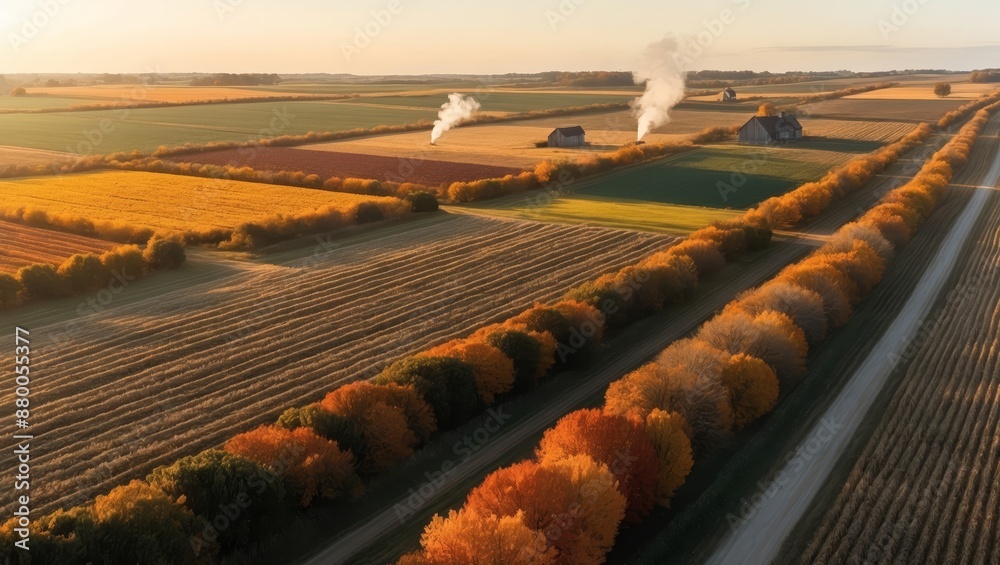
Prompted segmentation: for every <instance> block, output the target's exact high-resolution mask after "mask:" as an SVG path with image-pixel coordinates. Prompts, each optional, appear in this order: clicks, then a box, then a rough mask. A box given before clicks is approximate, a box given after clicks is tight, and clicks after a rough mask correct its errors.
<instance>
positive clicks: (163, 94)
mask: <svg viewBox="0 0 1000 565" xmlns="http://www.w3.org/2000/svg"><path fill="white" fill-rule="evenodd" d="M27 91H28V94H31V95H48V96H59V97H64V98H83V99H87V100H80V101H78V102H77V104H117V103H122V102H193V101H196V100H222V99H226V98H228V99H230V100H239V99H241V98H259V97H261V96H274V95H275V94H274V93H273V92H267V91H263V90H252V89H243V88H234V87H223V86H159V85H148V84H111V85H103V84H101V85H93V86H59V87H56V88H48V87H38V88H28V89H27ZM58 106H59V104H52V105H49V106H41V107H42V108H55V107H58Z"/></svg>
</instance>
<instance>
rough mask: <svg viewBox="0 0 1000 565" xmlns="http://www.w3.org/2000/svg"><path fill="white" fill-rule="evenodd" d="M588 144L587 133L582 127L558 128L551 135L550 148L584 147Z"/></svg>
mask: <svg viewBox="0 0 1000 565" xmlns="http://www.w3.org/2000/svg"><path fill="white" fill-rule="evenodd" d="M586 142H587V132H585V131H583V128H582V127H580V126H573V127H571V128H556V129H555V130H553V131H552V133H550V134H549V147H582V146H583V145H584V144H586Z"/></svg>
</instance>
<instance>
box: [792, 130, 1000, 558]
mask: <svg viewBox="0 0 1000 565" xmlns="http://www.w3.org/2000/svg"><path fill="white" fill-rule="evenodd" d="M995 131H996V129H995V128H994V132H995ZM993 147H994V152H993V154H992V155H991V156H992V158H993V159H995V158H996V153H995V148H996V143H995V139H994V144H993ZM979 190H985V189H984V188H980V189H979ZM990 198H991V200H990V203H989V204H988V205H987V208H986V209H985V211H984V213H983V215H982V219H981V221H980V223H979V224H978V225H977V226H976V228H975V229H974V231H973V236H972V238H971V240H970V242H969V245H968V248H967V254H965V258H964V259H963V260H962V262H960V263H959V267H958V268H957V269H956V273H955V275H954V278H953V281H954V282H953V286H952V287H951V289H950V291H948V292H947V293H946V298H945V300H944V302H943V303H942V304H941V305H940V307H939V308H938V309H937V310H935V311H933V312H932V313H931V315H930V316H929V318H928V319H927V320H925V321H924V323H923V324H922V326H921V329H920V331H919V332H918V334H917V335H916V336H915V337H914V338H913V339H912V340H911V341H903V342H901V343H900V348H899V351H898V357H899V359H900V363H903V364H905V369H904V372H903V373H902V374H901V375H900V376H899V377H898V378H899V383H900V384H899V387H898V388H897V389H896V390H895V391H894V392H893V393H892V394H891V397H890V398H889V399H888V405H887V406H886V407H885V408H884V409H882V410H879V411H878V413H877V416H876V415H873V416H872V419H873V422H872V425H873V426H874V430H873V432H872V434H871V436H870V437H869V438H868V440H867V443H866V444H864V446H863V448H862V449H861V453H860V457H859V458H858V460H857V461H856V462H855V463H854V465H853V466H852V467H851V469H850V473H849V475H848V476H847V479H846V482H845V484H844V485H843V488H842V489H841V490H840V492H839V495H837V496H836V499H835V501H833V503H832V505H831V506H830V507H828V508H827V509H826V510H825V512H824V514H823V519H822V522H821V523H820V525H819V527H818V528H817V529H816V531H815V532H813V533H812V536H811V543H810V544H809V545H808V546H807V547H806V548H805V551H804V553H803V554H802V555H801V556H800V557H799V559H800V560H801V562H803V563H813V562H826V563H846V562H875V561H879V562H908V563H978V564H983V563H997V562H1000V525H998V522H997V520H998V516H997V514H996V508H997V500H998V499H1000V487H998V484H997V481H996V476H997V472H998V462H1000V443H998V441H997V427H998V425H1000V421H998V418H1000V394H998V390H1000V348H998V347H997V343H998V342H1000V285H997V281H998V280H1000V194H995V193H994V194H992V195H991V197H990ZM838 484H839V483H838Z"/></svg>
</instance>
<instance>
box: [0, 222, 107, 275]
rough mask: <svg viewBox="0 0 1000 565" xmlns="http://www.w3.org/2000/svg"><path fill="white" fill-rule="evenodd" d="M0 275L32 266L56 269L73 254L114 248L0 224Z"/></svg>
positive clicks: (82, 238) (76, 237)
mask: <svg viewBox="0 0 1000 565" xmlns="http://www.w3.org/2000/svg"><path fill="white" fill-rule="evenodd" d="M0 241H3V242H4V244H5V245H4V246H3V247H0V273H3V272H10V271H16V270H17V269H19V268H21V267H24V266H26V265H31V264H34V263H51V264H53V265H58V264H60V263H62V262H63V261H64V260H66V259H67V258H68V257H69V256H70V255H74V254H76V253H102V252H104V251H108V250H109V249H112V248H114V247H117V245H118V244H116V243H112V242H110V241H104V240H100V239H94V238H92V237H85V236H81V235H72V234H67V233H60V232H56V231H51V230H46V229H41V228H35V227H31V226H25V225H22V224H14V223H11V222H4V221H0Z"/></svg>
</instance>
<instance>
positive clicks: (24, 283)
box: [15, 264, 69, 300]
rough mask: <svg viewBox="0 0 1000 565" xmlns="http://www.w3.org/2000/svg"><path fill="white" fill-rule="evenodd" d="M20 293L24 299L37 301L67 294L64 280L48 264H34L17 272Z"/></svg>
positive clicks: (67, 290) (67, 289)
mask: <svg viewBox="0 0 1000 565" xmlns="http://www.w3.org/2000/svg"><path fill="white" fill-rule="evenodd" d="M15 276H16V277H17V280H18V282H19V283H20V285H21V293H22V295H23V297H24V298H25V299H28V300H37V299H45V298H56V297H59V296H64V295H66V294H67V293H68V292H69V287H68V285H67V284H66V280H65V279H64V278H63V277H61V276H59V273H58V272H57V271H56V268H55V267H54V266H52V265H48V264H35V265H28V266H27V267H21V268H20V269H18V270H17V274H16V275H15Z"/></svg>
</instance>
